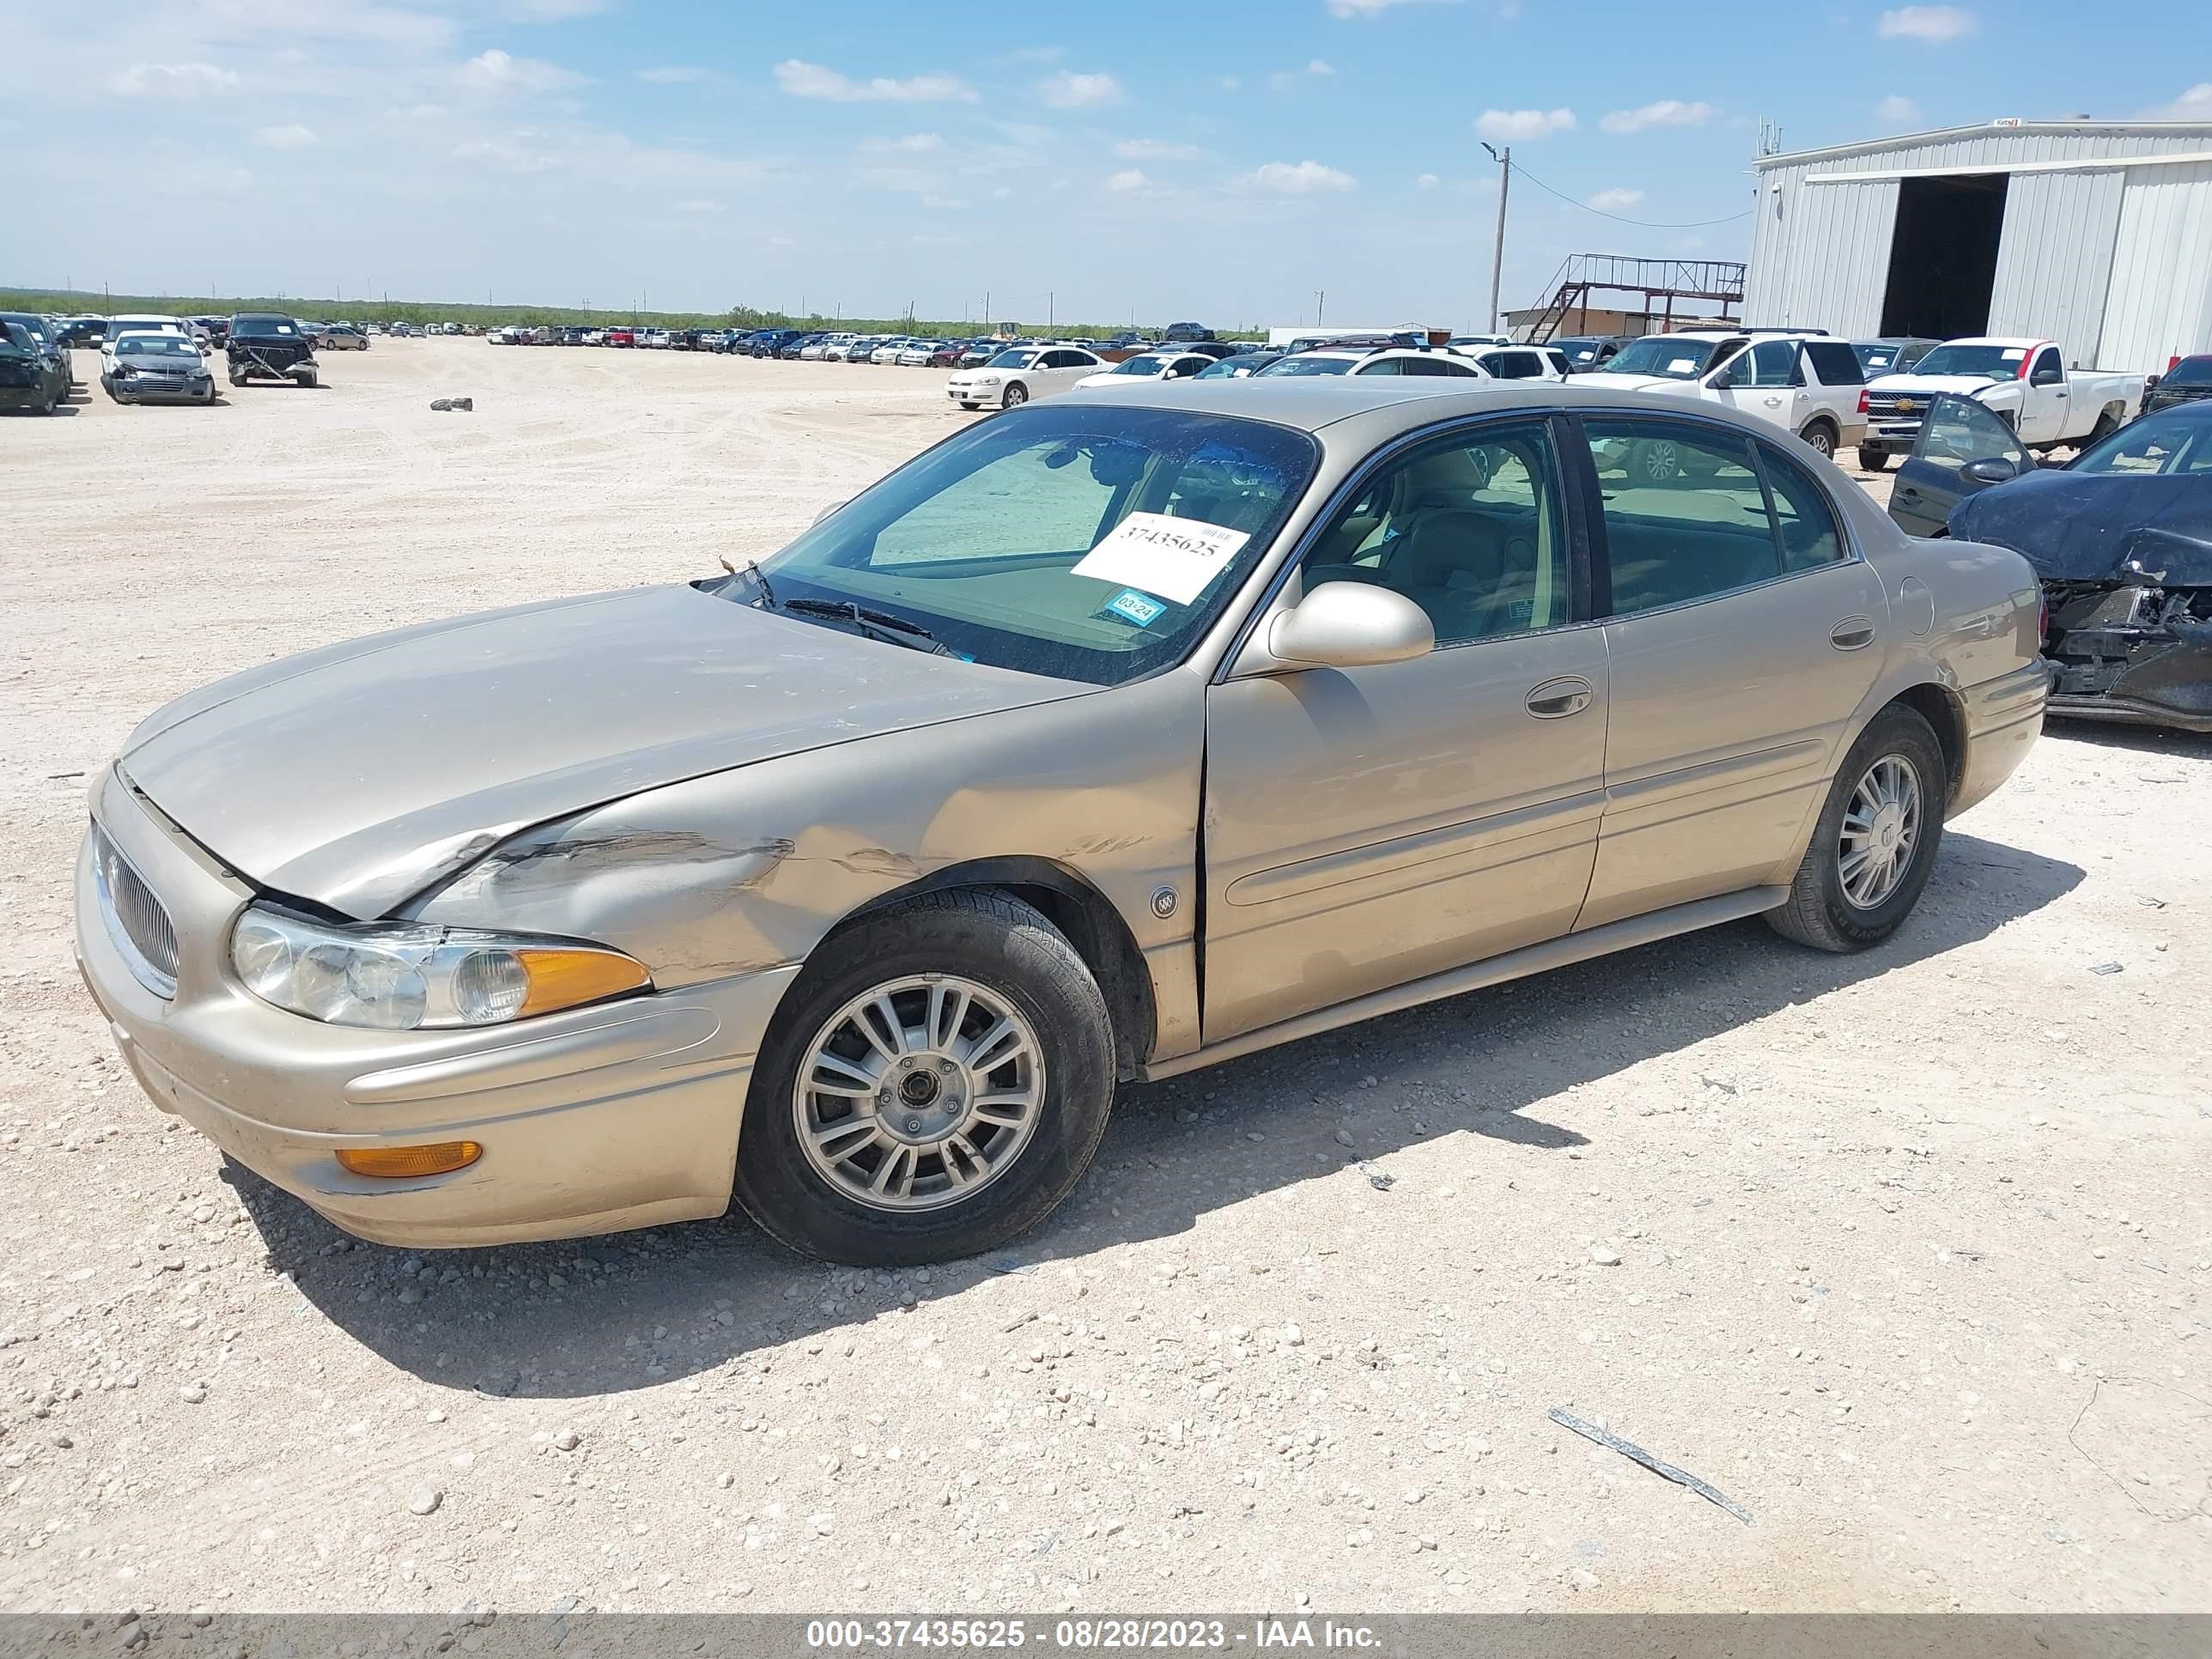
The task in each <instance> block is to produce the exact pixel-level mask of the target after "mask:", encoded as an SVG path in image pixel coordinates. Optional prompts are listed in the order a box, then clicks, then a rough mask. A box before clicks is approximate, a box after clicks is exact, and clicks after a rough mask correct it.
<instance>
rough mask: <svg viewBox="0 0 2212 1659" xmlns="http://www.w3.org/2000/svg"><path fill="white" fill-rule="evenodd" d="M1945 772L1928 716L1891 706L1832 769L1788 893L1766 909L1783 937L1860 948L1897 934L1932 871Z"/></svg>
mask: <svg viewBox="0 0 2212 1659" xmlns="http://www.w3.org/2000/svg"><path fill="white" fill-rule="evenodd" d="M1948 796H1949V773H1948V769H1947V768H1946V766H1945V764H1944V761H1943V750H1942V745H1941V744H1938V743H1937V742H1936V733H1935V732H1934V730H1933V729H1932V728H1931V727H1930V726H1929V724H1928V722H1927V721H1926V720H1923V718H1921V716H1920V715H1919V714H1917V713H1915V712H1914V711H1913V710H1911V709H1910V708H1905V707H1903V706H1902V705H1900V704H1894V703H1893V704H1892V705H1891V706H1890V707H1888V708H1885V709H1883V710H1882V711H1881V714H1877V715H1875V718H1874V720H1873V723H1872V724H1870V725H1869V726H1868V727H1867V729H1866V730H1865V731H1864V732H1861V733H1860V734H1859V739H1858V741H1857V743H1855V744H1852V745H1851V747H1850V753H1849V754H1847V755H1846V756H1845V757H1844V763H1843V765H1842V766H1841V767H1839V768H1838V769H1837V772H1836V777H1835V781H1834V782H1833V783H1832V784H1831V785H1830V786H1829V788H1828V799H1827V804H1826V805H1824V806H1823V807H1822V808H1821V809H1820V822H1819V823H1818V824H1816V825H1815V826H1814V830H1813V842H1812V845H1811V846H1809V847H1808V848H1806V849H1805V858H1804V861H1803V862H1802V863H1801V864H1800V865H1799V866H1797V874H1796V879H1794V880H1793V881H1792V882H1791V883H1790V898H1789V902H1787V903H1784V904H1783V905H1781V906H1780V907H1778V908H1775V909H1772V910H1769V911H1768V912H1767V913H1766V921H1767V924H1768V925H1769V926H1770V927H1772V928H1773V929H1774V931H1775V932H1776V933H1779V934H1781V935H1782V936H1783V938H1784V939H1795V940H1796V942H1797V943H1798V944H1800V945H1810V946H1812V947H1813V948H1814V950H1816V951H1863V950H1865V949H1866V948H1867V947H1868V946H1869V945H1879V944H1880V943H1881V941H1882V940H1884V939H1887V938H1888V937H1889V936H1890V935H1891V934H1892V933H1895V932H1896V931H1897V929H1898V927H1899V925H1900V924H1901V923H1902V922H1903V921H1905V917H1906V916H1908V915H1911V912H1912V907H1913V906H1914V905H1915V904H1916V903H1917V902H1919V899H1920V893H1921V890H1922V889H1923V888H1924V887H1926V886H1927V885H1928V878H1929V873H1930V872H1933V871H1934V869H1935V867H1936V849H1937V848H1938V847H1940V846H1941V845H1942V839H1943V809H1944V806H1945V805H1946V803H1947V801H1948Z"/></svg>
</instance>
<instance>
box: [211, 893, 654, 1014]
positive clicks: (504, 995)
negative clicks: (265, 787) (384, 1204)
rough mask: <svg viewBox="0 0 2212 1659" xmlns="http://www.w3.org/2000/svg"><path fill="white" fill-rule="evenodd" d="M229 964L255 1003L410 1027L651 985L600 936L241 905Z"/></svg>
mask: <svg viewBox="0 0 2212 1659" xmlns="http://www.w3.org/2000/svg"><path fill="white" fill-rule="evenodd" d="M230 963H231V966H232V968H233V969H234V970H236V972H237V974H238V977H239V978H240V980H241V981H244V983H245V986H246V989H247V990H249V991H251V992H252V993H253V994H254V995H256V996H258V997H259V998H260V999H261V1000H263V1001H264V1002H269V1003H273V1004H275V1005H276V1006H277V1007H279V1008H285V1009H289V1010H290V1011H291V1012H293V1013H295V1014H304V1015H306V1016H307V1018H309V1019H319V1020H321V1021H322V1022H324V1023H325V1024H329V1025H366V1026H369V1027H372V1028H374V1029H375V1030H386V1031H415V1030H440V1029H446V1028H450V1027H454V1026H470V1025H498V1024H504V1023H506V1022H507V1021H509V1020H516V1019H528V1018H531V1017H532V1015H536V1014H550V1013H552V1012H555V1011H556V1010H558V1009H562V1008H574V1007H578V1006H581V1005H583V1004H585V1003H587V1002H598V1001H600V1000H603V999H605V998H607V997H611V996H619V995H621V994H623V993H624V992H626V991H639V990H644V989H647V988H648V987H650V986H651V985H652V983H653V978H652V975H649V974H647V972H646V970H645V966H644V964H643V963H639V962H636V961H635V960H633V959H632V958H631V957H626V956H624V955H623V953H622V952H621V951H611V950H609V949H607V948H606V947H605V946H604V945H580V944H577V943H574V942H573V941H571V940H567V939H537V938H528V937H524V936H521V935H517V934H512V933H472V932H469V931H467V930H465V929H461V928H454V927H423V926H420V925H418V924H414V923H408V922H370V923H367V924H362V925H353V926H333V925H331V924H330V923H327V922H320V921H308V920H307V918H305V917H302V916H295V915H288V914H286V913H285V912H283V911H281V910H272V909H269V908H265V907H264V906H262V905H258V904H256V905H251V906H248V907H247V908H246V912H245V914H244V915H241V916H240V917H239V919H238V925H237V926H236V927H234V929H232V931H231V936H230Z"/></svg>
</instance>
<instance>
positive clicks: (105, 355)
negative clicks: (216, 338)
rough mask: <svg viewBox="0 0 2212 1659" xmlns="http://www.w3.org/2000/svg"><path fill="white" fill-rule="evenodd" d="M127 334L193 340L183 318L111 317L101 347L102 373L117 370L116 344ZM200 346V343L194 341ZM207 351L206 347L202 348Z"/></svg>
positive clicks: (148, 314)
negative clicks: (161, 335) (170, 336)
mask: <svg viewBox="0 0 2212 1659" xmlns="http://www.w3.org/2000/svg"><path fill="white" fill-rule="evenodd" d="M126 334H174V335H177V336H179V337H181V338H183V339H187V340H190V339H191V338H192V331H191V328H190V327H189V326H188V325H186V324H185V319H183V318H181V317H169V316H164V315H162V314H161V313H158V312H150V311H143V312H133V313H131V314H130V315H128V316H125V317H111V318H109V319H108V322H107V335H106V338H105V339H103V340H102V341H101V342H100V373H101V374H112V373H113V372H114V370H115V343H116V342H117V341H118V340H119V339H121V338H122V337H124V336H125V335H126ZM193 343H195V344H197V343H198V342H197V341H194V342H193ZM201 349H202V350H205V349H206V348H205V347H204V346H203V347H202V348H201Z"/></svg>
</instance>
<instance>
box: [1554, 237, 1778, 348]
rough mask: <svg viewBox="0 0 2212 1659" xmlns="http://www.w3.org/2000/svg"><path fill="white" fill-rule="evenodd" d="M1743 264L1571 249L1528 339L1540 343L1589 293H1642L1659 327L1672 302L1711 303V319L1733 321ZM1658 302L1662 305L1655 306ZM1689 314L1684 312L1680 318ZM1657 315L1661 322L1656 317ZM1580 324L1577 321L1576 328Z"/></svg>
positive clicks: (1668, 318) (1669, 319)
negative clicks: (1715, 306)
mask: <svg viewBox="0 0 2212 1659" xmlns="http://www.w3.org/2000/svg"><path fill="white" fill-rule="evenodd" d="M1743 273H1744V267H1743V264H1742V263H1741V261H1739V260H1735V259H1639V258H1634V257H1632V256H1631V255H1629V254H1626V253H1571V254H1569V255H1568V256H1567V257H1566V258H1565V261H1563V262H1562V263H1561V264H1560V266H1559V270H1558V272H1557V273H1556V275H1555V276H1553V282H1552V284H1551V287H1552V289H1553V294H1552V297H1551V299H1550V300H1549V301H1547V303H1546V305H1545V307H1544V309H1543V312H1542V313H1541V315H1540V316H1539V317H1538V318H1537V319H1536V321H1535V322H1534V324H1533V325H1531V326H1530V328H1529V331H1528V340H1529V342H1530V343H1532V344H1537V345H1541V344H1542V343H1544V342H1545V341H1547V340H1549V339H1551V338H1552V337H1553V336H1555V335H1557V334H1558V333H1559V329H1560V326H1561V325H1562V324H1564V323H1565V322H1566V321H1567V320H1568V319H1570V318H1571V317H1573V316H1575V314H1576V313H1577V312H1583V313H1587V312H1588V310H1589V303H1590V295H1593V294H1599V293H1603V294H1621V295H1627V294H1635V295H1642V296H1643V300H1644V315H1645V316H1647V317H1652V318H1653V319H1654V323H1655V326H1657V327H1659V328H1661V329H1662V330H1664V329H1665V328H1666V327H1668V326H1670V325H1672V324H1673V323H1674V301H1677V300H1701V301H1708V302H1717V303H1718V305H1719V306H1720V312H1719V314H1718V315H1717V316H1716V317H1714V318H1713V319H1712V320H1714V321H1716V322H1733V321H1735V311H1734V308H1735V307H1739V306H1741V305H1742V303H1743ZM1662 301H1663V302H1664V310H1663V311H1660V310H1658V309H1657V307H1659V304H1660V302H1662ZM1692 314H1695V315H1697V316H1699V318H1700V319H1702V318H1703V317H1704V315H1705V313H1686V314H1685V319H1684V320H1688V319H1689V316H1690V315H1692ZM1661 318H1663V319H1664V320H1663V321H1661V320H1659V319H1661ZM1582 326H1583V325H1577V330H1579V328H1580V327H1582Z"/></svg>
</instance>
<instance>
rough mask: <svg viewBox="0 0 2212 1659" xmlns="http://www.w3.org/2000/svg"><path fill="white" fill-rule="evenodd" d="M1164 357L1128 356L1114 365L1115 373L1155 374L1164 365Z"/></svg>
mask: <svg viewBox="0 0 2212 1659" xmlns="http://www.w3.org/2000/svg"><path fill="white" fill-rule="evenodd" d="M1166 362H1167V360H1166V359H1165V358H1164V357H1130V358H1127V359H1125V360H1124V361H1123V362H1118V363H1116V364H1115V365H1114V368H1113V372H1114V373H1115V374H1144V375H1157V374H1159V372H1160V371H1161V369H1162V368H1164V367H1165V366H1166Z"/></svg>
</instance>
